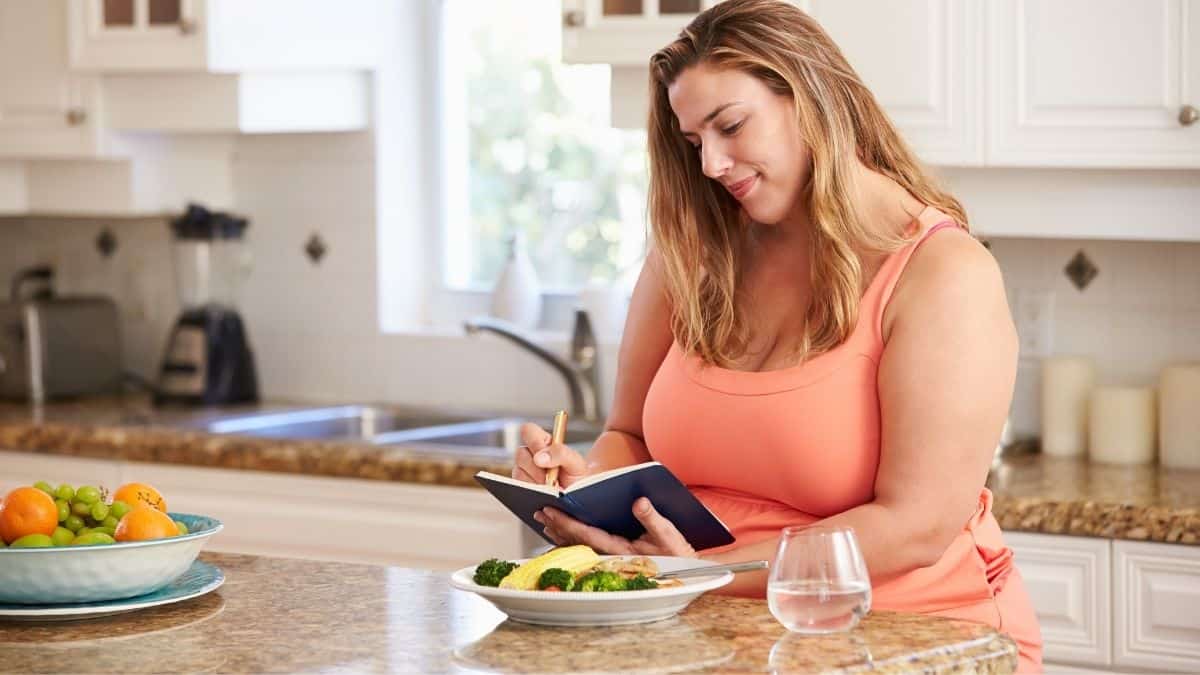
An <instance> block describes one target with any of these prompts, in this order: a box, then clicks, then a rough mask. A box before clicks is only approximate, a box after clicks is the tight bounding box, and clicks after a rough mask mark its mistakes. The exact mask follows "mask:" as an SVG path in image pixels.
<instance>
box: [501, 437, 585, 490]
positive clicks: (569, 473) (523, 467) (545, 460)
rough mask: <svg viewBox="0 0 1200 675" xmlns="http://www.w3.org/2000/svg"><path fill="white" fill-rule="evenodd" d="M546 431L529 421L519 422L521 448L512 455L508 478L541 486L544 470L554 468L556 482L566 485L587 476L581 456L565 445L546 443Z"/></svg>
mask: <svg viewBox="0 0 1200 675" xmlns="http://www.w3.org/2000/svg"><path fill="white" fill-rule="evenodd" d="M550 441H551V438H550V433H549V432H547V431H546V430H545V429H543V428H541V427H539V426H538V425H536V424H533V423H531V422H526V423H525V424H522V425H521V443H522V445H521V447H519V448H517V454H516V456H515V457H514V458H513V470H512V477H513V478H516V479H517V480H523V481H526V482H529V483H537V484H538V485H545V483H546V471H547V470H549V469H550V468H551V467H555V466H557V467H558V484H559V485H561V486H562V487H564V488H565V487H570V485H571V484H572V483H574V482H575V481H577V480H579V479H580V478H583V477H584V476H586V475H587V470H588V466H587V461H585V460H584V459H583V455H580V454H579V453H578V452H575V451H574V450H572V449H571V448H569V447H567V446H566V445H561V444H560V445H553V444H551V443H550Z"/></svg>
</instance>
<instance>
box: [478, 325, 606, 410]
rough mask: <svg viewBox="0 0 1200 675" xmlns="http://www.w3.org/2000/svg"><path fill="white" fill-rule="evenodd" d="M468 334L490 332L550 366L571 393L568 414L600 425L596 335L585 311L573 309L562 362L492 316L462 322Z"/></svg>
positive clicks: (600, 407)
mask: <svg viewBox="0 0 1200 675" xmlns="http://www.w3.org/2000/svg"><path fill="white" fill-rule="evenodd" d="M463 328H465V329H466V331H467V334H468V335H477V334H478V333H479V332H480V331H491V332H493V333H495V334H497V335H501V336H503V337H506V338H508V339H509V340H512V341H513V342H515V343H516V344H517V345H518V346H520V347H522V348H524V349H525V350H527V351H529V352H532V353H533V354H534V355H536V356H537V357H538V358H540V359H542V360H543V361H545V362H546V363H548V364H550V366H551V367H552V368H554V369H555V370H556V371H558V374H559V375H562V376H563V379H564V380H566V381H567V389H568V391H570V393H571V414H572V415H575V416H577V417H581V418H583V419H584V420H586V421H588V422H603V421H604V410H603V407H602V406H601V403H600V368H599V364H598V363H597V360H598V359H597V357H598V355H599V354H598V350H597V348H596V336H595V334H594V333H593V332H592V322H591V320H590V319H588V315H587V312H585V311H583V310H582V309H577V310H575V328H574V330H573V331H572V333H571V352H570V360H569V361H568V360H566V359H563V358H562V357H561V356H558V355H557V354H554V353H552V352H550V351H549V350H547V349H546V348H545V347H543V346H541V345H539V344H537V343H535V342H534V341H533V340H531V339H529V338H528V337H526V336H525V335H523V334H522V333H521V330H520V329H519V328H517V327H516V326H514V325H513V324H511V323H509V322H507V321H503V320H501V319H495V318H492V317H486V316H485V317H476V318H474V319H468V320H467V321H465V322H463Z"/></svg>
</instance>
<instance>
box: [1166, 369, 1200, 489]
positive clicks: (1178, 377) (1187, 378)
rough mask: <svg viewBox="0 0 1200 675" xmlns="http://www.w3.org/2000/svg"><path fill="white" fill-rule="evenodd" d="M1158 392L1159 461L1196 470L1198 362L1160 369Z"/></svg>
mask: <svg viewBox="0 0 1200 675" xmlns="http://www.w3.org/2000/svg"><path fill="white" fill-rule="evenodd" d="M1158 394H1159V414H1158V430H1159V431H1158V433H1159V461H1161V462H1162V464H1163V466H1170V467H1176V468H1180V469H1200V363H1191V364H1179V365H1173V366H1168V367H1167V368H1164V369H1163V372H1162V377H1161V378H1160V379H1159V388H1158Z"/></svg>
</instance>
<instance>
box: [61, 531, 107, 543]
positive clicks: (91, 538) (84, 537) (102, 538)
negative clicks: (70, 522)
mask: <svg viewBox="0 0 1200 675" xmlns="http://www.w3.org/2000/svg"><path fill="white" fill-rule="evenodd" d="M115 543H117V540H116V539H113V538H112V535H109V534H105V533H104V532H96V531H92V532H87V533H85V534H81V535H79V536H78V537H75V539H73V540H72V541H71V545H72V546H95V545H97V544H115Z"/></svg>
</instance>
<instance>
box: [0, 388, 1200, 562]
mask: <svg viewBox="0 0 1200 675" xmlns="http://www.w3.org/2000/svg"><path fill="white" fill-rule="evenodd" d="M285 407H297V406H294V405H292V406H288V405H285V404H282V403H273V404H268V405H263V406H255V407H252V408H243V409H241V410H242V411H246V410H263V409H274V408H285ZM238 410H239V409H235V408H226V409H220V410H216V409H199V410H197V409H186V408H184V409H158V408H155V407H154V406H152V405H150V402H149V401H148V400H147V399H146V398H145V397H137V396H133V397H126V398H122V399H92V400H85V401H80V402H76V403H55V404H52V405H48V406H42V407H38V408H33V407H30V406H28V405H23V404H18V403H6V404H0V450H18V451H23V452H33V453H47V454H60V455H75V456H80V457H93V458H104V459H122V460H128V461H138V462H167V463H172V464H191V465H196V466H207V467H220V468H231V469H253V470H258V471H274V472H282V473H298V474H304V475H310V476H334V477H349V478H367V479H375V480H390V481H407V482H416V483H427V484H436V485H457V486H469V487H476V486H477V484H476V483H475V480H474V475H475V472H476V471H478V470H480V469H487V470H489V471H494V472H498V473H508V471H509V468H510V465H509V464H508V463H507V462H506V461H504V460H502V459H496V460H494V461H491V462H489V461H486V460H484V459H481V458H479V457H468V456H453V455H445V454H431V453H429V452H423V451H418V450H416V449H414V448H411V447H405V446H373V445H370V444H367V443H362V442H351V441H346V442H315V441H289V440H279V439H267V438H249V437H239V436H217V435H212V434H208V433H204V432H202V431H199V430H197V428H196V423H197V421H198V420H203V419H205V418H206V417H212V416H214V415H218V414H222V413H229V412H234V411H238ZM397 412H398V414H401V415H420V414H427V413H423V412H422V411H416V410H414V409H402V408H400V409H397ZM443 414H444V411H443ZM464 414H466V413H464ZM988 486H989V487H990V488H991V489H992V492H993V494H994V495H995V503H994V505H993V510H994V511H995V514H996V518H997V519H998V520H999V521H1000V525H1001V527H1003V528H1004V529H1005V530H1012V531H1024V532H1043V533H1049V534H1074V535H1081V536H1091V537H1108V538H1114V539H1133V540H1139V541H1157V542H1166V543H1178V544H1191V545H1200V471H1195V470H1192V471H1185V470H1167V469H1164V468H1162V467H1160V466H1157V465H1151V466H1131V467H1126V466H1107V465H1101V464H1092V463H1090V462H1088V461H1086V460H1081V459H1056V458H1053V457H1046V456H1043V455H1041V454H1026V455H1018V456H1014V457H1008V458H1006V459H1005V460H1004V461H1003V463H1002V464H1001V465H1000V466H998V467H996V468H995V469H994V470H993V471H992V473H991V475H990V476H989V479H988Z"/></svg>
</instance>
